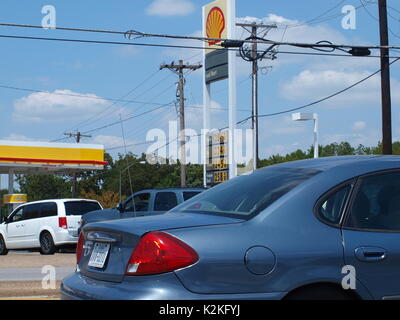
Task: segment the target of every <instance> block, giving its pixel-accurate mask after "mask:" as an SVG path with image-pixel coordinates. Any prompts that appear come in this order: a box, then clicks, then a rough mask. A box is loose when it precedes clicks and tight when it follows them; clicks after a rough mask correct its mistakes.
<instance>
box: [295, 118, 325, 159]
mask: <svg viewBox="0 0 400 320" xmlns="http://www.w3.org/2000/svg"><path fill="white" fill-rule="evenodd" d="M292 120H293V121H309V120H313V121H314V158H315V159H317V158H318V157H319V145H318V114H316V113H302V112H298V113H293V114H292Z"/></svg>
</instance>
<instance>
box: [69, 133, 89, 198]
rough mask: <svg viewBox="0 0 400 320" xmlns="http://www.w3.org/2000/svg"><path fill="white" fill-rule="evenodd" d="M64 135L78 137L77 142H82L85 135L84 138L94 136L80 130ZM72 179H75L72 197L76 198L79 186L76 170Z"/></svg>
mask: <svg viewBox="0 0 400 320" xmlns="http://www.w3.org/2000/svg"><path fill="white" fill-rule="evenodd" d="M64 135H65V136H68V137H70V138H72V137H74V138H75V139H76V143H80V142H81V138H82V137H84V138H91V137H92V136H89V135H85V134H82V133H80V132H79V131H78V132H76V133H64ZM72 181H73V183H72V198H75V197H76V191H77V187H78V186H77V184H78V182H77V178H76V172H74V174H73V176H72Z"/></svg>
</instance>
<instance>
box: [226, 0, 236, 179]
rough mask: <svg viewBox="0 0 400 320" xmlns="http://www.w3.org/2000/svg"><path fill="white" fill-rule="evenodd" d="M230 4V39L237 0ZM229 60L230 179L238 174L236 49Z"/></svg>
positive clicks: (231, 37)
mask: <svg viewBox="0 0 400 320" xmlns="http://www.w3.org/2000/svg"><path fill="white" fill-rule="evenodd" d="M227 6H228V21H229V26H230V27H229V29H228V39H236V35H235V27H236V5H235V0H227ZM228 57H229V58H228V61H229V162H230V163H229V179H232V178H234V177H236V176H237V166H236V159H235V156H236V154H235V149H236V143H235V129H236V51H234V50H230V51H229V52H228Z"/></svg>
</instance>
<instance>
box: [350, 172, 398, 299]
mask: <svg viewBox="0 0 400 320" xmlns="http://www.w3.org/2000/svg"><path fill="white" fill-rule="evenodd" d="M342 235H343V244H344V259H345V264H346V265H351V266H353V267H354V268H355V276H356V278H357V280H359V281H360V282H361V283H362V284H363V285H364V286H365V287H366V288H367V289H368V290H369V291H370V293H371V295H372V296H373V297H374V298H375V299H400V245H399V243H400V171H390V172H381V173H376V174H372V175H367V176H364V177H361V178H359V179H358V181H357V185H356V187H355V190H354V194H353V197H352V201H351V205H350V207H349V210H348V212H347V216H346V219H345V221H344V224H343V228H342Z"/></svg>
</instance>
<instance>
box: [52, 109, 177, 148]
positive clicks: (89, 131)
mask: <svg viewBox="0 0 400 320" xmlns="http://www.w3.org/2000/svg"><path fill="white" fill-rule="evenodd" d="M173 105H174V104H173V103H166V104H164V105H161V106H159V107H157V108H154V109H151V110H148V111H145V112H143V113H141V114H138V115H134V116H131V117H127V118H125V119H122V120H119V121H115V122H112V123H109V124H107V125H104V126H101V127H98V128H95V129H91V130H88V131H85V132H83V134H87V133H92V132H95V131H99V130H103V129H106V128H109V127H113V126H115V125H117V124H121V122H125V121H128V120H132V119H135V118H138V117H141V116H144V115H146V114H148V113H151V112H154V111H157V110H159V109H161V108H164V107H166V106H173ZM64 139H65V138H62V139H57V140H53V141H51V142H57V141H61V140H64Z"/></svg>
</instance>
